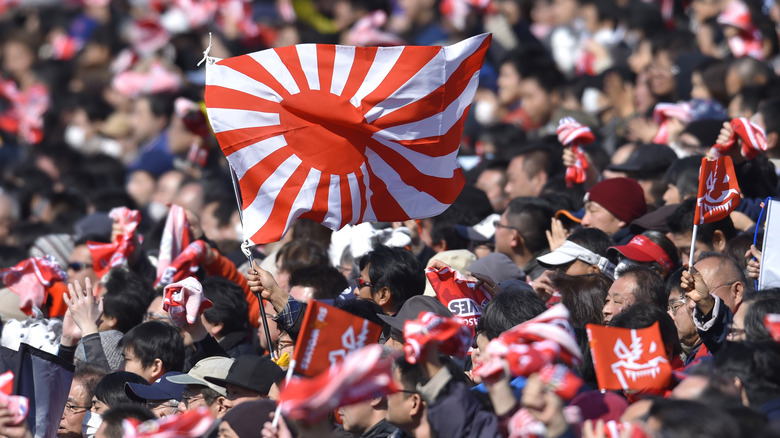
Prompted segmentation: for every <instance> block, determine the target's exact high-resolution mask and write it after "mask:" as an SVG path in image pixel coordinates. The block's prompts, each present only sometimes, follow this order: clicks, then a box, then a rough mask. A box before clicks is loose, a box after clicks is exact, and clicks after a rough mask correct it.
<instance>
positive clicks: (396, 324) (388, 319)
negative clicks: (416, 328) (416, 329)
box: [376, 313, 405, 332]
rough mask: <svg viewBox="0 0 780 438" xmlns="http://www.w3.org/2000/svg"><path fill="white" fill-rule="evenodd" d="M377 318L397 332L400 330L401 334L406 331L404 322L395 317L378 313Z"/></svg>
mask: <svg viewBox="0 0 780 438" xmlns="http://www.w3.org/2000/svg"><path fill="white" fill-rule="evenodd" d="M376 316H378V317H379V319H381V320H382V321H384V322H385V323H386V324H387V325H389V326H390V327H391V328H394V329H396V330H400V331H401V332H403V331H404V322H405V321H402V320H400V319H398V318H396V317H395V316H389V315H383V314H381V313H377V314H376Z"/></svg>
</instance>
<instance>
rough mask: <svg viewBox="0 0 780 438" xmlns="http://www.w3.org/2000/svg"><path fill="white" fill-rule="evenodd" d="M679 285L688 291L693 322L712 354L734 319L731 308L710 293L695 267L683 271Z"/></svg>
mask: <svg viewBox="0 0 780 438" xmlns="http://www.w3.org/2000/svg"><path fill="white" fill-rule="evenodd" d="M680 287H681V288H682V289H683V290H684V291H688V292H687V293H686V294H685V297H686V298H688V299H689V300H690V302H689V303H688V305H689V306H693V323H694V324H695V325H696V330H697V331H698V332H699V337H701V339H702V342H703V343H704V345H706V346H707V349H708V350H710V351H711V352H712V353H713V354H714V353H715V352H716V351H718V350H719V349H720V346H721V345H722V344H723V343H724V342H725V341H726V336H727V335H728V331H727V330H726V327H727V326H728V324H730V323H731V321H732V320H733V319H734V315H733V314H732V313H731V309H729V308H728V307H726V305H725V304H724V303H723V301H722V300H721V299H720V298H718V297H716V296H714V295H711V294H710V291H709V289H708V288H707V285H706V284H705V283H704V279H702V276H701V274H700V273H699V271H697V270H696V268H691V271H690V272H688V271H683V274H682V279H681V281H680Z"/></svg>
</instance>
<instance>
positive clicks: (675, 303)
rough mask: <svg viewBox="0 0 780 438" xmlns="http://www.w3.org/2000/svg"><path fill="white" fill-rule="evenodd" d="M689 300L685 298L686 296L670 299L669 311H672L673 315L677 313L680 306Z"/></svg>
mask: <svg viewBox="0 0 780 438" xmlns="http://www.w3.org/2000/svg"><path fill="white" fill-rule="evenodd" d="M687 302H688V300H686V299H685V296H683V297H682V298H680V299H679V300H674V301H669V311H670V312H672V315H675V314H677V311H678V310H680V307H682V306H684V305H685V304H686V303H687Z"/></svg>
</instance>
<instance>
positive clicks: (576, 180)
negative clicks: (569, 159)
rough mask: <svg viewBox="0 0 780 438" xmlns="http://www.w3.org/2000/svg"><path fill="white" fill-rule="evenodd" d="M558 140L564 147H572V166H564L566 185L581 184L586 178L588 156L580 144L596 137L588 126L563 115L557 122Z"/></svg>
mask: <svg viewBox="0 0 780 438" xmlns="http://www.w3.org/2000/svg"><path fill="white" fill-rule="evenodd" d="M556 133H557V134H558V141H559V142H560V143H561V144H562V145H563V146H564V147H569V146H571V147H572V152H573V153H574V156H575V160H576V161H575V162H574V165H573V166H568V167H567V168H566V175H565V178H566V187H569V188H571V187H573V186H574V184H582V183H584V182H585V180H586V179H587V176H588V175H587V170H588V167H590V163H588V158H587V157H586V156H585V153H583V152H582V149H580V146H581V145H583V144H588V143H593V140H595V139H596V138H595V137H594V136H593V133H592V132H591V131H590V128H589V127H588V126H586V125H583V124H581V123H579V122H577V121H576V120H574V118H572V117H564V118H562V119H561V120H560V122H558V129H557V130H556Z"/></svg>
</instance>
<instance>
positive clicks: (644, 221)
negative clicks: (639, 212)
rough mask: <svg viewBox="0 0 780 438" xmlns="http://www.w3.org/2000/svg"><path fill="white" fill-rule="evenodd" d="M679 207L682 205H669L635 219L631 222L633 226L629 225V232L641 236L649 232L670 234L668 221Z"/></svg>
mask: <svg viewBox="0 0 780 438" xmlns="http://www.w3.org/2000/svg"><path fill="white" fill-rule="evenodd" d="M679 206H680V204H669V205H664V206H662V207H658V208H656V209H655V210H654V211H651V212H650V213H647V214H646V215H644V216H642V217H640V218H637V219H634V221H633V222H631V225H629V231H631V234H641V233H644V232H645V231H647V230H652V231H659V232H661V233H668V232H669V225H667V223H666V219H668V218H669V216H671V215H672V213H674V211H675V210H677V207H679Z"/></svg>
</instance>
